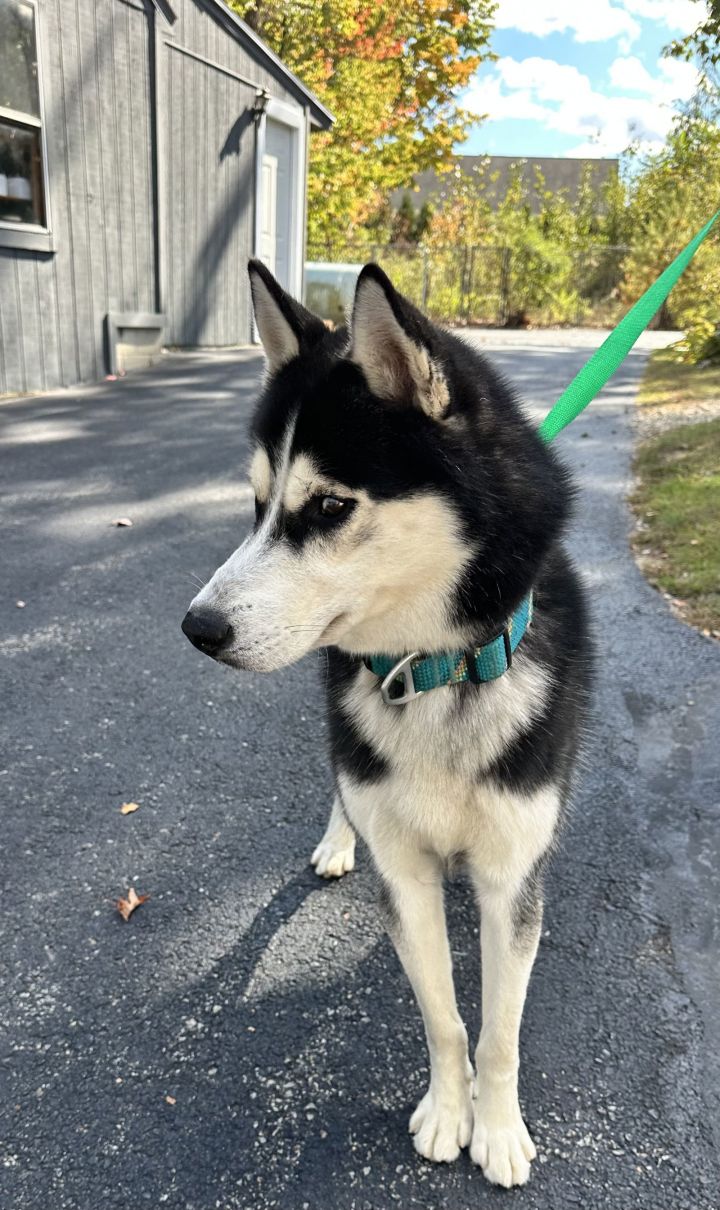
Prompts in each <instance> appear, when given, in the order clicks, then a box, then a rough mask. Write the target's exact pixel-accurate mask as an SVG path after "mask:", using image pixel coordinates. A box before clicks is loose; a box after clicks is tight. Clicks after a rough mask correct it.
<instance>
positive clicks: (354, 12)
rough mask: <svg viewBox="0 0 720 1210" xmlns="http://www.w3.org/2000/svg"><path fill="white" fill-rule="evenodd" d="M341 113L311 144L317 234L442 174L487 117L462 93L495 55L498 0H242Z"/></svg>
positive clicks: (311, 224) (346, 224) (326, 235)
mask: <svg viewBox="0 0 720 1210" xmlns="http://www.w3.org/2000/svg"><path fill="white" fill-rule="evenodd" d="M232 6H233V8H235V10H236V11H237V12H238V13H239V14H240V16H241V17H242V18H243V19H244V20H245V21H247V22H248V24H249V25H250V26H251V27H252V28H253V29H254V30H255V31H256V32H257V33H258V34H259V35H260V36H261V37H262V38H263V39H264V41H265V42H267V43H268V45H269V46H271V47H272V49H273V50H274V51H275V52H276V53H277V54H278V55H279V56H280V57H281V58H282V59H283V61H284V62H285V63H286V64H287V65H288V67H290V68H291V70H292V71H294V72H295V73H296V75H298V76H299V77H300V79H301V80H302V81H303V83H305V84H306V85H307V86H308V87H309V88H311V89H312V90H313V91H314V92H315V93H316V94H317V95H318V97H319V98H320V99H321V100H322V101H323V103H324V104H325V105H327V107H328V109H330V110H331V111H332V113H333V114H334V115H335V118H336V123H335V126H334V128H333V130H332V131H329V132H327V133H323V134H315V135H313V138H312V139H311V142H310V172H309V181H308V198H309V216H308V235H309V239H310V240H311V241H312V242H317V241H328V242H337V241H342V240H343V239H347V238H348V236H350V235H352V234H355V235H356V234H357V228H358V226H360V225H362V224H365V223H367V222H368V221H370V220H371V219H372V218H373V216H374V215H375V214H376V212H377V211H378V210H379V209H380V208H381V206H382V201H383V198H386V197H387V196H388V195H389V194H390V193H392V192H393V191H394V190H395V189H398V188H402V187H403V186H407V185H408V184H409V182H410V181H411V180H412V178H413V176H414V175H415V174H416V173H417V172H420V171H422V170H423V169H426V168H435V169H444V168H446V167H448V166H449V165H450V163H451V157H452V151H453V147H454V146H455V145H456V144H457V143H458V142H460V141H462V139H463V138H465V137H466V135H467V133H468V130H469V128H470V126H471V125H472V124H473V123H475V122H476V121H477V118H476V117H475V116H474V115H471V114H469V113H467V112H466V111H465V110H464V109H463V108H462V106H461V105H460V102H459V99H458V98H459V93H460V91H461V90H462V88H463V87H464V86H465V85H466V84H467V83H468V81H469V80H470V78H471V76H472V75H473V73H474V72H475V71H476V70H477V68H478V66H479V65H480V63H481V62H482V61H483V60H484V59H487V58H489V57H490V51H489V48H488V39H489V34H490V28H491V16H492V12H493V9H494V0H405V2H404V3H398V0H393V2H391V0H380V2H379V3H375V4H371V3H369V2H368V0H332V3H329V0H232Z"/></svg>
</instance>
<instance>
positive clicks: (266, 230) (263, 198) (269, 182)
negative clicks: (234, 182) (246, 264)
mask: <svg viewBox="0 0 720 1210" xmlns="http://www.w3.org/2000/svg"><path fill="white" fill-rule="evenodd" d="M277 195H278V162H277V158H276V157H275V156H274V155H269V154H267V153H266V154H265V155H264V156H263V158H262V183H261V186H260V248H259V250H258V251H259V257H260V260H261V261H262V262H263V264H264V265H267V267H268V269H269V270H270V272H271V273H275V271H276V264H277Z"/></svg>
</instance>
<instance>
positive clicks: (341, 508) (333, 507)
mask: <svg viewBox="0 0 720 1210" xmlns="http://www.w3.org/2000/svg"><path fill="white" fill-rule="evenodd" d="M319 503H320V512H321V513H322V515H323V517H339V516H340V514H341V513H344V512H345V509H346V507H347V500H340V499H338V497H337V496H321V497H320V499H319Z"/></svg>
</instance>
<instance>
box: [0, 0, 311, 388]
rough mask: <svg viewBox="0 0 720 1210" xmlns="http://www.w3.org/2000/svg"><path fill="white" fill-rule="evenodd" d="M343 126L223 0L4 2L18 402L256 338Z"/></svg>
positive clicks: (1, 159)
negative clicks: (253, 264)
mask: <svg viewBox="0 0 720 1210" xmlns="http://www.w3.org/2000/svg"><path fill="white" fill-rule="evenodd" d="M331 123H332V117H331V115H330V114H329V113H328V111H327V110H326V109H325V108H324V107H323V105H322V104H321V103H320V102H319V101H318V100H317V98H316V97H314V96H313V95H312V93H311V92H309V91H308V89H307V88H305V87H304V85H303V84H302V83H301V81H299V80H298V79H297V78H296V77H295V76H294V75H293V74H292V73H291V72H290V71H289V70H288V69H287V68H286V67H285V66H284V64H283V63H282V62H281V61H280V60H279V59H278V58H277V57H276V55H274V54H273V52H272V51H271V50H269V48H268V47H267V46H265V45H264V44H263V43H262V42H261V41H260V40H259V38H258V37H257V36H256V35H255V34H254V33H253V31H252V30H250V29H249V28H248V27H247V26H246V25H245V24H244V23H243V22H242V21H241V20H240V19H239V18H238V17H237V16H236V14H235V13H233V12H232V11H231V10H230V9H229V8H228V7H227V5H225V4H224V3H222V2H221V0H0V394H1V393H4V392H5V393H7V392H15V391H35V390H44V389H48V388H52V387H56V386H68V385H71V384H74V383H79V382H88V381H92V380H94V379H98V378H102V377H103V376H104V375H105V374H107V373H111V372H116V371H117V370H122V369H128V368H132V367H133V366H134V365H137V364H143V363H147V360H148V359H149V358H150V357H151V356H152V354H153V353H154V352H155V351H156V350H157V349H158V348H159V346H160V345H161V344H165V345H170V346H180V347H198V346H201V347H222V346H230V345H236V344H246V343H248V342H249V341H250V340H251V338H252V327H251V325H252V319H251V311H250V298H249V290H248V284H247V274H246V272H245V265H246V261H247V259H248V257H250V256H253V255H257V256H260V257H261V258H262V259H263V260H264V261H265V262H266V263H267V264H268V265H269V266H270V267H271V268H272V269H273V271H274V272H275V273H276V274H277V276H278V277H279V278H280V280H281V281H282V282H283V284H285V285H286V286H287V287H288V288H289V289H290V290H292V291H294V292H296V293H298V294H300V293H301V290H302V275H303V263H304V242H305V199H306V177H307V149H308V140H309V138H310V135H311V132H312V131H313V130H326V129H328V127H329V126H330V125H331Z"/></svg>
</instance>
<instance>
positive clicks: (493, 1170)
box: [470, 1109, 537, 1189]
mask: <svg viewBox="0 0 720 1210" xmlns="http://www.w3.org/2000/svg"><path fill="white" fill-rule="evenodd" d="M536 1154H537V1153H536V1151H535V1144H534V1143H533V1141H532V1139H531V1138H530V1135H529V1134H528V1130H527V1126H526V1125H525V1123H524V1122H523V1120H522V1116H521V1114H520V1110H519V1109H518V1110H517V1113H515V1114H513V1115H512V1116H511V1117H510V1118H509V1120H508V1121H507V1124H502V1123H501V1122H499V1121H498V1120H497V1119H493V1120H492V1121H491V1120H488V1119H485V1120H484V1119H483V1115H482V1114H479V1113H478V1112H477V1110H476V1113H475V1125H474V1127H473V1135H472V1143H471V1144H470V1158H471V1159H472V1161H473V1163H475V1164H478V1165H479V1166H480V1167H481V1168H482V1170H483V1174H484V1176H485V1177H487V1179H488V1180H489V1181H490V1182H491V1183H492V1184H493V1185H503V1186H504V1187H505V1188H506V1189H510V1188H511V1186H513V1185H524V1184H525V1182H526V1181H527V1179H528V1177H529V1176H530V1163H531V1161H532V1160H534V1159H535V1156H536Z"/></svg>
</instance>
